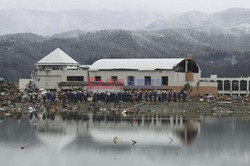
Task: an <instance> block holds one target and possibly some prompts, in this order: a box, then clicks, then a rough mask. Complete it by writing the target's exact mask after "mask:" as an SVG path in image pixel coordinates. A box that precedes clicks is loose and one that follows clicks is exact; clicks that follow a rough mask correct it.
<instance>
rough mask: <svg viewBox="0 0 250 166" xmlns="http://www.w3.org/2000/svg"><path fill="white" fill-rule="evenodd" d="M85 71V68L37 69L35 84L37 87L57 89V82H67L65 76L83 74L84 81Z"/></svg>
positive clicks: (85, 78)
mask: <svg viewBox="0 0 250 166" xmlns="http://www.w3.org/2000/svg"><path fill="white" fill-rule="evenodd" d="M87 73H88V72H87V70H50V71H49V72H46V71H44V70H38V71H37V77H36V80H37V81H35V84H36V86H37V88H38V89H40V88H46V89H58V83H60V82H67V76H84V81H86V80H87V77H88V74H87ZM38 80H39V81H38Z"/></svg>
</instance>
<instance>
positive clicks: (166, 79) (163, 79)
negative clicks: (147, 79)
mask: <svg viewBox="0 0 250 166" xmlns="http://www.w3.org/2000/svg"><path fill="white" fill-rule="evenodd" d="M162 85H168V77H162Z"/></svg>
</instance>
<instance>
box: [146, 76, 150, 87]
mask: <svg viewBox="0 0 250 166" xmlns="http://www.w3.org/2000/svg"><path fill="white" fill-rule="evenodd" d="M145 85H151V77H150V76H145Z"/></svg>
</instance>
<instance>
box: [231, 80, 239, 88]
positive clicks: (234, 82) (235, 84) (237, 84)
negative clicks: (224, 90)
mask: <svg viewBox="0 0 250 166" xmlns="http://www.w3.org/2000/svg"><path fill="white" fill-rule="evenodd" d="M232 90H233V91H238V90H239V81H237V80H234V81H233V82H232Z"/></svg>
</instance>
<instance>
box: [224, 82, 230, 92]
mask: <svg viewBox="0 0 250 166" xmlns="http://www.w3.org/2000/svg"><path fill="white" fill-rule="evenodd" d="M230 90H231V83H230V81H229V80H226V81H224V91H230Z"/></svg>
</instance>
